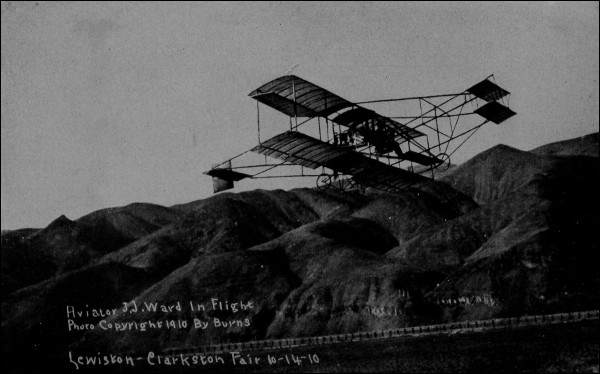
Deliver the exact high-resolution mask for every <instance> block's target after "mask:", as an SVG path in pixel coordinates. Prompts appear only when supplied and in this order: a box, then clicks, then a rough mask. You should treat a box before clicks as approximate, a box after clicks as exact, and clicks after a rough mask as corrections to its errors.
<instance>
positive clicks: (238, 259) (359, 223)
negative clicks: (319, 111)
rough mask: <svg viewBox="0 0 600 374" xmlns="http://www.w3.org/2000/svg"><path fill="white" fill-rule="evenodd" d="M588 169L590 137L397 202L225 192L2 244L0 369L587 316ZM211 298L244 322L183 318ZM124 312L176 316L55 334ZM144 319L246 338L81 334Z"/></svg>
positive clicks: (509, 154)
mask: <svg viewBox="0 0 600 374" xmlns="http://www.w3.org/2000/svg"><path fill="white" fill-rule="evenodd" d="M594 147H595V148H594ZM594 149H595V152H593V150H594ZM598 166H599V159H598V134H592V135H590V136H587V137H584V138H579V139H575V140H571V141H564V142H559V143H553V144H550V145H548V146H544V147H540V148H537V149H535V150H533V151H530V152H525V151H520V150H517V149H514V148H511V147H507V146H503V145H500V146H497V147H494V148H492V149H490V150H487V151H485V152H483V153H481V154H479V155H477V156H475V157H473V158H472V159H471V160H469V161H467V162H466V163H464V164H462V165H459V166H457V167H455V168H453V169H451V171H449V172H448V173H447V174H446V175H445V176H444V177H442V178H441V179H439V180H438V181H435V182H432V183H430V184H428V185H426V186H424V187H421V188H420V189H409V190H406V191H404V192H403V193H401V194H396V195H392V194H387V193H382V192H378V191H372V190H368V191H367V192H366V193H365V194H364V195H360V194H356V193H346V194H342V193H338V192H335V191H331V190H329V191H317V190H313V189H296V190H291V191H281V190H277V191H262V190H257V191H251V192H242V193H224V194H219V195H215V196H212V197H210V198H207V199H203V200H198V201H194V202H191V203H187V204H181V205H176V206H172V207H161V206H156V205H152V204H131V205H128V206H125V207H121V208H111V209H105V210H101V211H97V212H94V213H91V214H89V215H87V216H84V217H81V218H79V219H76V220H73V221H72V220H70V219H68V218H67V217H64V216H61V217H59V218H57V219H56V220H55V221H54V222H52V223H51V224H50V225H49V226H47V227H46V228H43V229H23V230H16V231H10V232H4V233H2V251H1V255H2V296H3V297H2V352H3V358H4V357H12V358H13V359H14V360H23V359H24V358H25V357H31V355H33V354H35V355H36V356H37V357H42V358H44V360H54V359H56V360H61V362H63V361H64V357H65V354H66V353H65V352H67V351H68V350H77V351H84V352H85V351H89V352H97V351H99V350H101V351H114V352H125V351H131V350H142V351H143V350H146V349H158V348H167V347H182V346H197V345H203V344H210V343H216V342H227V341H244V340H253V339H268V338H281V337H299V336H311V335H322V334H332V333H347V332H357V331H369V330H379V329H385V328H391V327H395V326H407V325H414V324H423V323H432V322H446V321H454V320H466V319H476V318H481V317H490V316H508V315H521V314H525V313H534V312H535V313H537V312H545V311H548V312H554V311H572V310H579V309H592V308H598V306H599V305H600V297H599V296H600V292H599V291H598V290H599V289H600V287H599V286H600V276H599V274H600V272H599V271H598V269H597V264H598V259H599V258H598V257H599V256H598V253H599V250H600V249H599V248H598V239H597V235H595V230H597V227H598V226H599V223H600V222H599V216H598V214H597V212H598V209H599V208H600V206H599V205H600V204H599V198H598V196H597V191H598V188H599V187H600V186H599V184H600V181H599V173H598V172H599V170H598ZM213 299H218V300H219V301H222V302H224V301H227V302H245V303H247V302H251V303H252V308H248V309H247V310H243V311H238V312H236V313H233V312H232V311H231V310H225V311H223V310H213V309H210V308H208V309H207V310H191V309H190V308H189V307H186V306H187V305H188V303H189V302H190V301H192V302H193V304H194V305H211V303H212V301H213ZM130 301H134V302H135V305H139V306H144V305H151V304H152V303H158V305H167V306H168V305H171V306H175V305H177V303H180V304H183V305H184V308H182V311H180V312H179V311H177V312H176V313H175V314H173V312H171V314H169V313H162V312H160V311H157V312H152V313H151V314H148V313H149V311H147V312H148V313H127V312H122V311H118V312H117V313H115V314H114V315H110V316H108V317H106V316H104V317H103V316H93V315H91V316H89V317H85V318H82V320H81V322H82V323H89V324H91V325H93V326H96V328H95V329H93V330H92V329H87V330H85V331H83V330H81V331H79V330H77V331H68V328H67V322H66V321H67V314H66V312H65V311H66V306H67V305H68V306H71V307H73V308H75V309H76V310H91V309H93V308H104V309H110V308H116V309H121V308H122V307H123V302H130ZM131 305H133V304H131ZM149 315H150V316H151V318H154V319H164V318H169V316H176V317H175V318H177V319H186V320H190V321H193V320H194V319H196V320H198V321H202V322H206V323H212V322H213V321H214V319H215V318H218V319H220V320H221V321H229V320H232V321H233V320H239V321H245V319H248V324H244V323H242V325H239V324H233V325H231V326H228V327H222V326H221V327H218V328H217V327H214V326H212V327H209V328H206V329H198V328H189V327H188V328H177V329H175V328H173V329H152V330H148V331H127V332H122V331H114V330H107V331H105V330H103V329H102V328H98V325H97V323H98V322H99V321H100V320H105V322H106V321H108V322H109V323H113V324H114V323H130V326H131V325H132V324H133V323H134V322H137V323H142V322H144V321H145V320H147V319H148V318H150V317H149ZM3 361H4V359H3ZM22 362H27V361H26V360H25V361H22ZM44 362H47V361H44ZM29 363H30V364H32V365H35V364H36V363H35V362H29ZM5 364H6V365H9V363H8V361H7V362H6V363H3V365H5Z"/></svg>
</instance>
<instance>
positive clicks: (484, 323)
mask: <svg viewBox="0 0 600 374" xmlns="http://www.w3.org/2000/svg"><path fill="white" fill-rule="evenodd" d="M599 317H600V311H598V310H592V311H585V312H572V313H557V314H543V315H533V316H521V317H511V318H495V319H488V320H481V321H466V322H454V323H445V324H438V325H427V326H412V327H403V328H398V329H390V330H381V331H365V332H355V333H351V334H337V335H325V336H313V337H301V338H290V339H274V340H255V341H249V342H240V343H226V344H214V345H205V346H198V347H189V348H169V349H165V350H164V351H163V354H165V355H171V354H218V353H223V352H231V351H261V350H271V349H282V348H293V347H303V346H319V345H325V344H337V343H345V342H358V341H368V340H376V339H390V338H401V337H407V336H422V335H429V334H440V333H451V332H454V331H483V330H490V329H506V328H515V327H524V326H536V325H547V324H557V323H569V322H579V321H585V320H597V319H599Z"/></svg>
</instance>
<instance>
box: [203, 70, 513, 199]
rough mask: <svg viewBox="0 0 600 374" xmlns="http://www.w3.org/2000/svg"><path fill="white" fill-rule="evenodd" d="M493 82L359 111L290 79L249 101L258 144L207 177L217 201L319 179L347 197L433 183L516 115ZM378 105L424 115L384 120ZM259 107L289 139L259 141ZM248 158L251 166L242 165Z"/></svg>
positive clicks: (362, 107)
mask: <svg viewBox="0 0 600 374" xmlns="http://www.w3.org/2000/svg"><path fill="white" fill-rule="evenodd" d="M493 79H494V78H493V75H492V76H489V77H487V78H486V79H484V80H483V81H481V82H479V83H477V84H475V85H474V86H471V87H470V88H468V89H467V90H465V91H463V92H460V93H454V94H441V95H431V96H419V97H406V98H399V99H382V100H372V101H364V102H358V103H355V102H351V101H348V100H346V99H344V98H342V97H340V96H338V95H336V94H334V93H332V92H330V91H328V90H326V89H324V88H322V87H319V86H317V85H316V84H313V83H311V82H308V81H306V80H304V79H302V78H300V77H297V76H295V75H286V76H283V77H280V78H277V79H275V80H272V81H270V82H268V83H265V84H264V85H262V86H260V87H259V88H257V89H256V90H254V91H252V92H251V93H250V94H249V96H250V97H251V98H253V99H255V100H256V101H257V133H258V144H257V145H256V146H255V147H253V148H251V149H250V150H248V151H246V152H243V153H241V154H239V155H237V156H234V157H232V158H230V159H228V160H226V161H224V162H222V163H220V164H217V165H214V166H213V167H212V168H211V169H210V170H208V171H207V172H205V174H207V175H209V176H211V177H212V179H213V188H214V192H215V193H216V192H220V191H224V190H228V189H231V188H234V182H238V181H241V180H243V179H261V178H285V177H293V178H296V177H302V178H306V177H310V178H316V186H317V187H318V188H320V189H324V188H335V189H339V190H342V191H356V190H358V191H364V189H365V188H367V187H371V188H376V189H379V190H383V191H387V192H392V193H396V192H399V191H401V190H403V189H406V188H408V187H411V186H415V185H421V184H423V183H426V182H428V181H431V180H433V178H434V177H435V173H434V170H438V171H445V170H446V169H447V168H448V167H449V166H450V165H451V163H450V157H451V156H452V155H453V154H454V152H456V151H457V150H458V149H459V148H460V147H461V146H462V145H463V144H464V143H465V142H466V141H467V140H468V139H469V138H470V137H471V136H473V134H475V133H476V132H477V130H478V129H479V128H481V127H482V126H483V125H485V124H486V123H489V122H492V123H495V124H500V123H502V122H504V121H505V120H507V119H508V118H510V117H512V116H513V115H515V114H516V113H515V112H513V111H512V110H511V109H510V108H509V105H508V103H509V98H510V93H509V92H508V91H506V90H504V89H503V88H501V87H500V86H498V85H497V84H496V83H495V81H492V80H493ZM377 103H394V105H396V103H412V104H411V105H413V107H416V108H418V109H415V111H414V112H413V113H412V114H408V113H405V114H404V115H403V116H390V115H387V116H384V115H381V114H379V113H378V112H376V111H375V110H374V109H372V108H369V107H368V106H369V105H371V106H373V105H376V104H377ZM260 104H263V105H266V106H268V107H270V108H273V109H275V110H276V111H278V112H280V113H282V114H283V115H285V116H286V117H288V119H289V127H288V125H286V131H284V132H281V133H278V134H277V135H275V136H273V137H271V138H269V139H267V140H264V141H263V140H261V118H260ZM474 116H475V117H476V118H479V119H478V120H477V119H476V120H472V118H473V117H474ZM467 118H469V120H468V121H466V120H465V119H467ZM465 123H466V124H465ZM250 154H252V155H254V158H253V160H244V159H246V158H248V156H249V155H250ZM257 156H258V158H257ZM307 169H309V170H307ZM282 170H283V171H282ZM311 170H312V171H311Z"/></svg>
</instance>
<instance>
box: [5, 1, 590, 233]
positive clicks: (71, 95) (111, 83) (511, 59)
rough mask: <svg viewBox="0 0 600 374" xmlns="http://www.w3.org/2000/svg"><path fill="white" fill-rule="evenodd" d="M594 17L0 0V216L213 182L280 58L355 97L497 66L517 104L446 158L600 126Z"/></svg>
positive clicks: (188, 191)
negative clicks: (212, 172) (254, 95)
mask: <svg viewBox="0 0 600 374" xmlns="http://www.w3.org/2000/svg"><path fill="white" fill-rule="evenodd" d="M598 13H599V8H598V3H597V2H587V3H576V2H568V3H562V2H536V3H527V2H518V3H517V2H515V3H505V2H503V3H490V2H482V3H446V2H444V3H405V2H402V3H400V2H393V3H385V2H377V3H372V2H352V3H333V2H327V3H304V2H290V3H254V2H253V3H232V2H226V3H225V2H223V3H219V2H210V3H158V2H156V3H154V2H152V3H138V2H136V3H130V2H118V3H112V2H111V3H91V2H90V3H88V2H85V3H84V2H81V3H56V2H49V3H45V2H2V24H1V25H2V26H1V28H2V51H1V52H2V53H1V65H2V74H1V76H2V77H1V78H2V81H1V83H2V86H1V87H2V95H1V101H2V111H1V114H2V117H1V130H2V133H1V136H2V138H1V141H2V144H1V152H2V153H1V156H2V157H1V173H2V178H1V179H2V185H1V190H0V191H1V198H2V201H1V207H2V215H1V226H2V229H17V228H23V227H45V226H46V225H48V224H49V223H50V222H51V221H52V220H54V219H55V218H57V217H59V216H60V215H62V214H64V215H66V216H67V217H68V218H70V219H76V218H78V217H81V216H83V215H85V214H87V213H90V212H92V211H95V210H98V209H102V208H107V207H113V206H122V205H126V204H129V203H133V202H149V203H155V204H160V205H165V206H170V205H173V204H178V203H185V202H189V201H193V200H197V199H202V198H206V197H209V196H211V195H212V180H211V178H210V177H208V176H205V175H203V174H202V173H203V172H204V171H206V170H208V169H209V168H210V167H211V165H212V164H215V163H218V162H221V161H223V160H225V159H227V158H229V157H230V156H233V155H236V154H238V153H240V152H242V151H244V150H246V149H248V148H250V147H252V146H254V145H255V144H256V142H257V134H256V102H255V101H254V100H253V99H251V98H249V97H248V94H249V93H250V92H251V91H253V90H254V89H256V88H258V87H259V86H261V85H262V84H264V83H266V82H268V81H270V80H272V79H275V78H277V77H279V76H281V75H284V74H286V73H287V72H289V71H290V70H292V71H293V74H295V75H298V76H300V77H302V78H304V79H306V80H309V81H311V82H313V83H316V84H318V85H320V86H322V87H324V88H326V89H328V90H330V91H332V92H334V93H336V94H338V95H340V96H341V97H343V98H346V99H348V100H350V101H354V102H360V101H366V100H375V99H385V98H398V97H406V96H417V95H431V94H440V93H452V92H462V91H464V90H465V89H466V88H468V87H470V86H471V85H473V84H475V83H477V82H479V81H481V80H482V79H484V78H485V77H487V76H488V75H490V74H494V77H495V79H496V81H497V83H498V84H499V85H500V86H502V87H503V88H506V89H507V90H508V91H510V92H511V100H510V107H511V109H513V110H514V111H516V112H517V113H518V114H517V116H515V117H513V118H511V119H509V120H508V121H506V122H505V123H503V124H501V125H499V126H496V125H490V126H485V127H484V128H482V130H480V131H479V132H478V133H477V135H476V136H474V137H472V138H471V139H470V140H469V142H468V143H467V145H466V146H465V148H463V149H461V151H460V153H457V155H456V157H457V158H453V162H464V161H466V160H467V159H469V158H470V157H472V156H474V155H476V154H477V153H478V152H481V151H483V150H485V149H488V148H490V147H492V146H494V145H497V144H506V145H509V146H512V147H515V148H518V149H522V150H529V149H532V148H535V147H537V146H540V145H543V144H546V143H549V142H553V141H558V140H564V139H570V138H574V137H578V136H583V135H587V134H590V133H592V132H597V131H598V113H599V110H598V75H599V73H598V65H599V64H598V54H599V51H598V44H599V42H598V35H599V30H598V28H599V27H598V25H599V21H598ZM268 110H269V108H267V107H263V108H262V109H261V115H262V114H263V113H266V112H268ZM394 114H397V115H401V113H394ZM388 115H390V114H388ZM266 116H267V120H268V119H271V120H272V121H275V122H276V121H277V117H272V118H270V117H269V114H268V113H267V115H266ZM273 125H274V126H281V131H285V130H286V129H287V126H288V122H287V120H283V121H281V124H278V123H274V124H273ZM304 184H306V185H310V186H312V185H313V184H314V181H309V182H306V181H295V182H293V183H292V182H290V181H289V180H287V181H274V180H268V182H257V181H256V182H255V181H242V182H240V183H239V184H238V185H237V187H236V189H235V190H234V191H241V190H244V189H253V188H266V189H269V188H278V187H283V188H291V187H294V186H300V185H304Z"/></svg>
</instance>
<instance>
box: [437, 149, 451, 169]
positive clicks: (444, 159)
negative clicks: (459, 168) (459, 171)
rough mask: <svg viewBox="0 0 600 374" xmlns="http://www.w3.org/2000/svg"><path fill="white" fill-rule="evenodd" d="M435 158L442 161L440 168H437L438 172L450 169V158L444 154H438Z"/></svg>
mask: <svg viewBox="0 0 600 374" xmlns="http://www.w3.org/2000/svg"><path fill="white" fill-rule="evenodd" d="M437 157H438V158H439V159H440V160H442V163H441V164H440V166H438V167H437V170H438V171H446V170H448V169H450V156H448V155H447V154H446V153H440V154H439V155H438V156H437Z"/></svg>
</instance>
